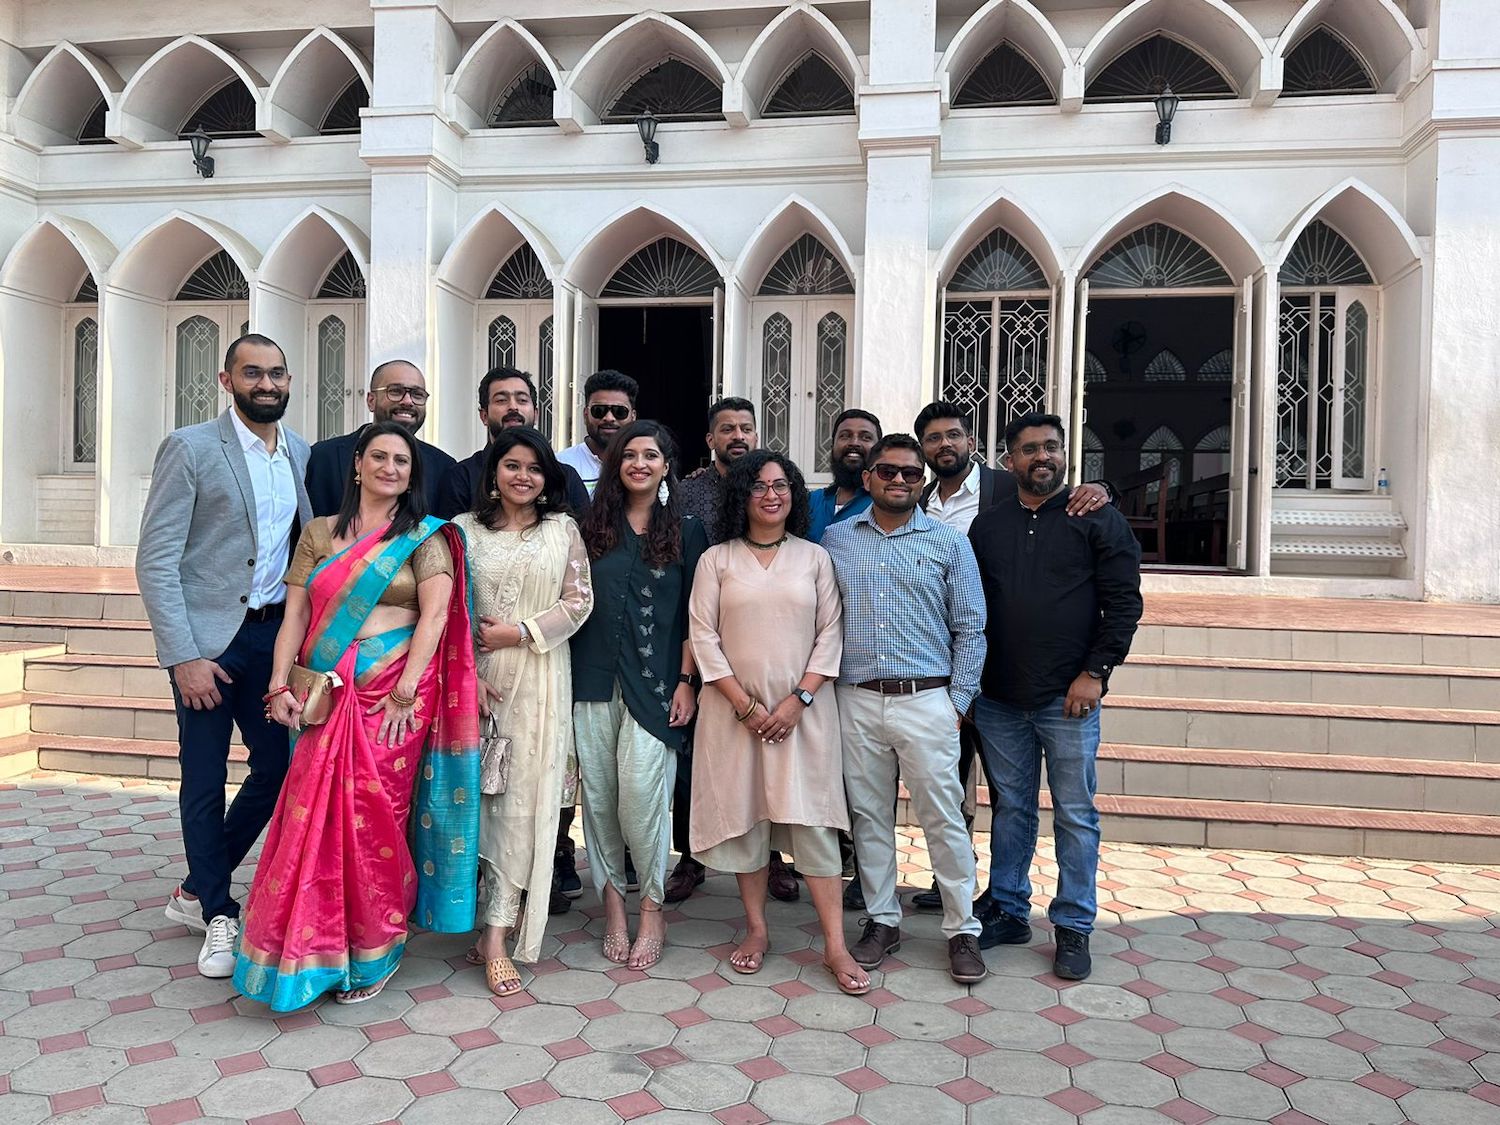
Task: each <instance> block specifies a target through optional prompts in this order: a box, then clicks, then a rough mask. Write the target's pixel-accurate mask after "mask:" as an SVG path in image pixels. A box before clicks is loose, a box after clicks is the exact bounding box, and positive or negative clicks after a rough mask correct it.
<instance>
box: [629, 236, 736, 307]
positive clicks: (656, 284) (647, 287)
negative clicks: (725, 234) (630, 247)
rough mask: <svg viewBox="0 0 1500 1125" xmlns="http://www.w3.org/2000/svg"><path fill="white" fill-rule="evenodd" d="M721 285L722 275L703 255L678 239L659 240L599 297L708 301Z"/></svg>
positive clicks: (636, 255)
mask: <svg viewBox="0 0 1500 1125" xmlns="http://www.w3.org/2000/svg"><path fill="white" fill-rule="evenodd" d="M719 284H721V282H720V279H719V271H718V270H716V269H714V267H713V266H712V265H711V264H710V263H709V261H708V259H707V258H705V257H704V256H703V255H702V254H700V253H698V251H696V250H694V249H693V248H692V247H691V246H689V245H687V244H686V243H685V242H679V241H678V240H677V239H675V238H658V239H657V240H656V241H655V242H653V243H651V245H649V246H645V247H642V248H641V249H640V250H637V251H636V252H635V253H634V254H633V255H631V257H630V260H629V261H627V262H626V263H625V264H624V265H623V266H621V267H620V268H619V269H618V270H616V271H615V275H614V276H613V277H611V278H610V279H609V281H608V283H607V284H606V285H605V286H604V289H603V291H602V292H601V293H600V294H599V295H600V296H601V297H709V296H712V295H713V291H714V288H715V287H716V286H718V285H719Z"/></svg>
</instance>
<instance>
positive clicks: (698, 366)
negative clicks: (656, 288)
mask: <svg viewBox="0 0 1500 1125" xmlns="http://www.w3.org/2000/svg"><path fill="white" fill-rule="evenodd" d="M713 332H714V318H713V308H712V307H711V306H708V305H629V306H619V305H606V306H602V307H601V308H600V309H599V366H600V367H601V368H605V367H613V368H614V369H615V370H617V371H623V372H625V374H627V375H629V376H630V377H631V378H633V379H635V380H636V381H637V382H638V383H640V385H641V394H640V397H639V398H638V399H637V400H636V404H635V408H636V415H637V416H638V417H641V418H652V419H655V420H656V421H658V422H660V423H662V425H664V426H666V427H667V428H668V429H669V430H671V431H672V434H673V436H674V437H676V439H677V447H678V450H679V456H678V465H677V471H678V473H679V474H686V473H690V472H692V471H693V470H694V469H696V468H698V467H699V466H700V465H706V464H708V446H707V445H706V444H705V443H704V441H703V435H704V432H705V431H706V430H707V428H708V426H707V423H706V422H705V421H704V419H705V416H706V415H707V412H708V402H709V398H710V396H712V394H713V347H714V335H713Z"/></svg>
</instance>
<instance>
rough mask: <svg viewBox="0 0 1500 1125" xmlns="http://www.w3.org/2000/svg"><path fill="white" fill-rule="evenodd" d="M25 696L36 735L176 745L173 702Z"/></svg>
mask: <svg viewBox="0 0 1500 1125" xmlns="http://www.w3.org/2000/svg"><path fill="white" fill-rule="evenodd" d="M26 694H27V698H28V699H29V700H30V703H31V730H32V731H33V732H35V733H37V734H47V735H53V734H67V735H76V736H78V737H81V738H125V739H145V740H148V741H153V742H156V741H159V742H170V743H172V744H173V746H175V745H176V743H177V712H176V709H175V707H174V706H173V704H172V701H171V700H170V699H147V698H143V697H140V696H123V695H117V696H102V695H58V694H53V693H51V692H28V693H26ZM230 740H231V742H232V743H235V744H238V743H239V741H240V734H239V730H238V728H234V730H233V733H232V734H231V736H230Z"/></svg>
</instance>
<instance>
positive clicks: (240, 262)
mask: <svg viewBox="0 0 1500 1125" xmlns="http://www.w3.org/2000/svg"><path fill="white" fill-rule="evenodd" d="M220 250H223V251H225V252H226V253H227V254H228V255H229V257H230V259H231V261H233V263H234V265H235V266H236V268H238V269H239V271H240V273H241V274H243V275H244V278H245V281H246V282H247V283H248V284H249V285H250V288H251V290H252V291H253V290H254V288H255V281H256V277H257V275H258V272H259V268H260V254H259V253H258V252H257V251H256V249H255V247H253V246H252V245H251V244H250V243H249V242H247V241H246V240H245V239H244V238H243V237H241V236H240V235H239V234H238V233H236V232H235V231H233V230H231V229H230V228H228V227H226V226H224V225H223V224H222V223H217V222H215V221H214V220H212V219H205V218H204V217H203V216H201V215H194V214H192V213H191V212H188V211H173V212H171V213H170V214H168V215H164V216H162V217H161V218H160V219H157V220H156V221H155V222H154V223H152V224H151V225H150V226H148V227H147V228H146V229H145V230H143V231H141V232H140V233H139V234H137V235H136V236H135V237H134V238H133V239H131V241H130V244H129V245H128V246H126V247H125V249H123V250H121V251H120V255H119V257H118V258H116V259H115V264H114V267H113V268H112V269H111V270H110V276H109V284H110V288H111V289H119V290H122V291H124V292H126V293H132V294H135V295H137V296H140V297H145V298H147V299H150V300H155V301H170V300H172V299H173V298H174V297H176V296H177V292H178V290H179V289H180V288H181V287H182V283H183V282H184V281H186V280H187V278H188V277H189V275H191V274H192V272H193V271H194V270H195V269H197V268H198V267H199V266H200V265H202V264H203V262H205V261H207V260H208V259H209V258H210V257H212V256H213V255H214V254H216V253H217V252H218V251H220Z"/></svg>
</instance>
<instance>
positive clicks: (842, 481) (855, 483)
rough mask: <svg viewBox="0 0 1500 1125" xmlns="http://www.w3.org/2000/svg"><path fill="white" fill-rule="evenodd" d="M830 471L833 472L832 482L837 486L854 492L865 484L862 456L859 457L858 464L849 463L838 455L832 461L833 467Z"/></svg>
mask: <svg viewBox="0 0 1500 1125" xmlns="http://www.w3.org/2000/svg"><path fill="white" fill-rule="evenodd" d="M830 471H831V472H832V473H833V483H834V484H836V485H838V487H839V488H842V489H845V490H847V491H849V492H854V491H857V490H858V489H861V488H863V487H864V486H865V476H864V474H865V461H864V458H863V457H861V458H860V460H859V465H858V466H853V465H850V464H848V463H847V462H845V460H844V459H843V458H842V457H840V458H839V459H838V460H837V461H835V462H834V463H833V468H832V469H831V470H830Z"/></svg>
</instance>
